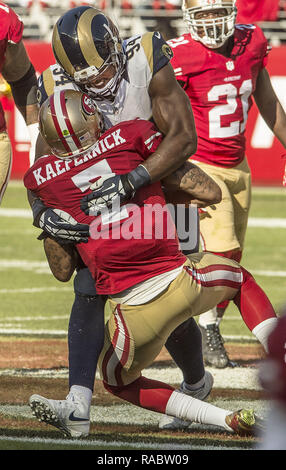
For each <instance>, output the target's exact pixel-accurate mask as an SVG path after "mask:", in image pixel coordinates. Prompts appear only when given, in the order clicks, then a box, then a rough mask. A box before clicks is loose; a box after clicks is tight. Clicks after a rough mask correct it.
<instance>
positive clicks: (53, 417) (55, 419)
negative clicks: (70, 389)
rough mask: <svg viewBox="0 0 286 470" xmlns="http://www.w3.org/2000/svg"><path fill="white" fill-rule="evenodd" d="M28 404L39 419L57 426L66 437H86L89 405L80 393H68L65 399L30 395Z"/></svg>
mask: <svg viewBox="0 0 286 470" xmlns="http://www.w3.org/2000/svg"><path fill="white" fill-rule="evenodd" d="M29 405H30V407H31V409H32V411H33V415H34V416H35V417H36V418H38V420H39V421H43V422H44V423H47V424H51V425H52V426H55V427H56V428H58V429H59V430H60V431H62V433H63V434H64V435H65V436H66V437H77V438H79V437H86V436H88V433H89V427H90V420H89V406H88V405H87V404H86V402H85V400H84V399H83V397H82V396H81V395H80V394H75V393H69V395H68V396H67V397H66V400H50V399H48V398H45V397H42V396H41V395H32V396H31V397H30V398H29Z"/></svg>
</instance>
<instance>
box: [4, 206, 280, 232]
mask: <svg viewBox="0 0 286 470" xmlns="http://www.w3.org/2000/svg"><path fill="white" fill-rule="evenodd" d="M0 217H12V218H13V217H17V218H21V219H32V212H31V210H30V209H8V208H0ZM248 227H262V228H286V219H285V218H275V217H273V218H267V217H250V218H249V220H248Z"/></svg>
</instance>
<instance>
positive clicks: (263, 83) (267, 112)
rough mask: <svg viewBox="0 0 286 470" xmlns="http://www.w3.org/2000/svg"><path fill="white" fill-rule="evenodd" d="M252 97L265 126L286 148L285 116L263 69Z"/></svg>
mask: <svg viewBox="0 0 286 470" xmlns="http://www.w3.org/2000/svg"><path fill="white" fill-rule="evenodd" d="M253 96H254V99H255V102H256V104H257V107H258V109H259V112H260V114H261V116H262V117H263V119H264V120H265V122H266V124H267V125H268V126H269V128H270V129H271V130H272V132H273V133H274V135H275V136H276V137H277V139H278V140H279V141H280V142H281V144H282V145H283V146H284V147H285V148H286V114H285V111H284V109H283V107H282V105H281V103H280V101H279V99H278V97H277V95H276V93H275V91H274V89H273V86H272V83H271V80H270V77H269V74H268V72H267V70H266V69H265V68H264V69H262V70H261V72H260V73H259V75H258V78H257V83H256V90H255V92H254V93H253Z"/></svg>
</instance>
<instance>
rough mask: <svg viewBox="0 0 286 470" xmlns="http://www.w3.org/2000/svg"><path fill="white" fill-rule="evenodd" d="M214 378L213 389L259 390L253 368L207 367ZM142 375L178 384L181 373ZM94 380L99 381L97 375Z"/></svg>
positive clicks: (42, 372) (167, 370)
mask: <svg viewBox="0 0 286 470" xmlns="http://www.w3.org/2000/svg"><path fill="white" fill-rule="evenodd" d="M207 369H208V370H209V371H210V372H211V373H212V375H213V377H214V387H215V388H227V389H246V390H261V386H260V384H259V381H258V369H257V368H255V367H235V368H231V367H227V368H226V369H214V368H211V367H207ZM142 375H143V376H144V377H147V378H148V379H153V380H159V381H161V382H167V383H173V384H180V383H181V382H182V372H181V371H180V369H178V368H177V367H174V368H172V367H162V368H158V367H150V368H147V369H144V370H143V371H142ZM1 376H13V377H41V378H64V379H66V378H67V377H68V369H64V368H61V369H38V370H29V369H20V370H19V369H1V370H0V377H1ZM96 378H97V379H100V376H99V374H98V373H97V374H96Z"/></svg>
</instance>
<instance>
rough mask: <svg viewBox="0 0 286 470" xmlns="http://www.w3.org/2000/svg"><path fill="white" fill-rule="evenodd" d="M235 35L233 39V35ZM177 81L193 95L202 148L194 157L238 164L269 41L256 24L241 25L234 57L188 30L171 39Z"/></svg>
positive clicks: (222, 164) (227, 165)
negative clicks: (211, 47)
mask: <svg viewBox="0 0 286 470" xmlns="http://www.w3.org/2000/svg"><path fill="white" fill-rule="evenodd" d="M230 40H232V39H230ZM169 44H170V46H171V47H172V50H173V53H174V56H173V59H172V60H171V63H172V66H173V68H174V71H175V75H176V78H177V80H178V81H180V82H182V83H183V88H184V90H185V92H186V93H187V95H188V96H189V98H190V101H191V105H192V109H193V113H194V118H195V123H196V128H197V134H198V148H197V152H196V154H195V155H193V156H192V159H194V160H198V161H201V162H205V163H209V164H211V165H219V166H223V167H233V166H236V165H238V164H239V163H240V162H241V161H242V160H243V158H244V154H245V126H246V121H247V117H248V112H249V110H250V108H251V106H252V96H251V95H252V93H253V92H254V91H255V88H256V81H257V77H258V74H259V72H260V70H261V69H262V68H263V67H265V65H266V61H267V51H268V46H267V40H266V38H265V36H264V34H263V32H262V30H261V29H260V28H259V27H257V26H254V25H236V27H235V32H234V35H233V48H232V51H231V53H230V54H229V57H225V56H223V55H221V54H218V53H217V52H216V51H215V49H209V48H207V47H205V46H204V45H203V44H201V43H200V42H199V41H195V40H193V39H192V37H191V36H190V34H185V35H183V36H181V37H179V38H177V39H172V40H171V41H169Z"/></svg>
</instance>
